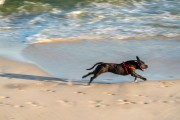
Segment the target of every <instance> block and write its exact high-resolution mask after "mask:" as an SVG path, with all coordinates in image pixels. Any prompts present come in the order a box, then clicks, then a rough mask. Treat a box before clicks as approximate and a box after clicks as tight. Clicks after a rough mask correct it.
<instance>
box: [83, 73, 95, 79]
mask: <svg viewBox="0 0 180 120" xmlns="http://www.w3.org/2000/svg"><path fill="white" fill-rule="evenodd" d="M91 74H93V72H89V73H88V74H86V75H84V76H82V78H85V77H87V76H89V75H91Z"/></svg>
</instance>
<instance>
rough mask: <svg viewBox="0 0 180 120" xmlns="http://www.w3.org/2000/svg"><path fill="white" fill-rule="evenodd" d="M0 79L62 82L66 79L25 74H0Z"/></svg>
mask: <svg viewBox="0 0 180 120" xmlns="http://www.w3.org/2000/svg"><path fill="white" fill-rule="evenodd" d="M0 77H6V78H9V79H13V78H16V79H24V80H38V81H51V80H52V81H62V82H67V79H62V78H56V77H48V76H37V75H26V74H16V73H0Z"/></svg>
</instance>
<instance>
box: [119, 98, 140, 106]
mask: <svg viewBox="0 0 180 120" xmlns="http://www.w3.org/2000/svg"><path fill="white" fill-rule="evenodd" d="M117 104H119V105H124V104H137V103H136V102H132V101H129V100H122V99H119V100H117Z"/></svg>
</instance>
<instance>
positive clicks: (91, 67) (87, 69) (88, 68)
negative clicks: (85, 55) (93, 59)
mask: <svg viewBox="0 0 180 120" xmlns="http://www.w3.org/2000/svg"><path fill="white" fill-rule="evenodd" d="M98 64H103V62H98V63H96V64H94V66H92V67H91V68H88V69H86V70H91V69H93V68H94V67H95V66H96V65H98Z"/></svg>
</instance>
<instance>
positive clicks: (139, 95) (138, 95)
mask: <svg viewBox="0 0 180 120" xmlns="http://www.w3.org/2000/svg"><path fill="white" fill-rule="evenodd" d="M133 96H135V97H144V98H148V97H149V96H145V95H141V94H135V95H133Z"/></svg>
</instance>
